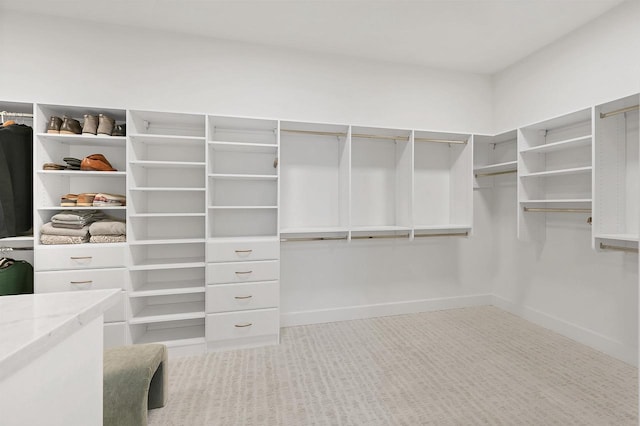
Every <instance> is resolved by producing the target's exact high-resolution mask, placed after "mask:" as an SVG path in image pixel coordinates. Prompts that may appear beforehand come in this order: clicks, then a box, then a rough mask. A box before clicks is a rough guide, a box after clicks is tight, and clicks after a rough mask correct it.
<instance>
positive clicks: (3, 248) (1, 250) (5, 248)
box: [0, 247, 33, 253]
mask: <svg viewBox="0 0 640 426" xmlns="http://www.w3.org/2000/svg"><path fill="white" fill-rule="evenodd" d="M23 250H33V247H0V253H2V252H4V251H23Z"/></svg>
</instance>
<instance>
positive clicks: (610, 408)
mask: <svg viewBox="0 0 640 426" xmlns="http://www.w3.org/2000/svg"><path fill="white" fill-rule="evenodd" d="M637 375H638V370H637V369H636V368H634V367H631V366H629V365H627V364H625V363H623V362H620V361H617V360H615V359H613V358H611V357H608V356H606V355H604V354H602V353H600V352H597V351H595V350H592V349H590V348H588V347H586V346H583V345H581V344H578V343H576V342H574V341H572V340H569V339H567V338H564V337H562V336H560V335H558V334H555V333H553V332H551V331H548V330H546V329H543V328H541V327H538V326H535V325H533V324H531V323H529V322H527V321H524V320H522V319H520V318H518V317H516V316H514V315H511V314H509V313H506V312H504V311H501V310H500V309H498V308H494V307H477V308H465V309H452V310H447V311H439V312H430V313H423V314H414V315H400V316H393V317H385V318H374V319H366V320H357V321H345V322H337V323H331V324H320V325H312V326H301V327H291V328H284V329H283V330H282V338H281V344H280V345H279V346H271V347H267V348H260V349H251V350H242V351H229V352H221V353H211V354H207V355H202V356H197V357H186V358H176V359H173V360H170V364H169V378H170V380H169V383H170V387H169V403H168V405H167V406H166V407H165V408H161V409H157V410H152V411H150V412H149V425H190V426H191V425H290V426H306V425H411V426H413V425H438V426H440V425H509V426H512V425H535V426H546V425H563V426H567V425H596V426H604V425H616V426H622V425H633V426H636V425H638V416H637V410H638V404H637V401H638V389H637V381H638V377H637Z"/></svg>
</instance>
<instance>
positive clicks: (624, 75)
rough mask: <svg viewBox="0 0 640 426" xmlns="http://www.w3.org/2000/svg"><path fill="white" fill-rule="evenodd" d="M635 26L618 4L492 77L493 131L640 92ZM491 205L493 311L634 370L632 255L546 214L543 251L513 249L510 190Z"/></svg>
mask: <svg viewBox="0 0 640 426" xmlns="http://www.w3.org/2000/svg"><path fill="white" fill-rule="evenodd" d="M638 23H640V2H637V1H630V2H626V3H623V4H622V5H621V6H619V7H617V8H616V9H613V10H612V11H611V12H609V13H608V14H606V15H604V16H602V17H601V18H599V19H597V20H596V21H594V22H592V23H590V24H588V25H586V26H584V27H582V28H581V29H579V30H577V31H576V32H574V33H572V34H569V35H568V36H567V37H565V38H564V39H562V40H561V41H559V42H557V43H554V44H553V45H550V46H548V47H547V48H545V49H542V50H540V51H538V52H537V53H535V54H534V55H531V56H530V57H528V58H526V59H524V60H523V61H521V62H519V63H517V64H515V65H513V66H511V67H509V68H508V69H506V70H504V71H502V72H500V73H498V74H496V75H495V76H493V84H494V120H495V125H494V126H495V129H496V130H497V131H503V130H506V129H512V128H515V127H518V126H523V125H527V124H530V123H534V122H537V121H542V120H543V119H546V118H550V117H553V116H557V115H562V114H565V113H567V112H571V111H574V110H577V109H581V108H583V107H589V106H593V105H595V104H598V103H602V102H605V101H608V100H613V99H616V98H620V97H624V96H626V95H629V94H633V93H638V92H640V25H638ZM514 183H515V181H514ZM493 198H494V204H493V205H492V208H493V215H494V217H493V226H494V232H495V238H496V241H495V242H496V244H495V246H494V247H495V255H496V257H497V258H499V259H500V261H499V263H498V264H497V271H496V276H495V281H494V290H493V293H494V295H495V301H496V304H498V305H499V306H502V307H504V308H506V309H509V310H511V311H512V312H514V313H517V314H518V315H522V316H524V317H525V318H528V319H530V320H533V321H535V322H537V323H539V324H542V325H544V326H547V327H549V328H552V329H554V330H557V331H559V332H561V333H563V334H565V335H567V336H569V337H572V338H574V339H577V340H579V341H581V342H584V343H587V344H589V345H591V346H593V347H596V348H598V349H600V350H602V351H604V352H607V353H609V354H613V355H615V356H617V357H619V358H621V359H624V360H626V361H628V362H630V363H633V364H637V362H638V361H637V347H638V256H637V255H633V254H623V253H617V252H616V253H613V252H603V253H596V252H594V251H593V250H592V249H591V248H590V247H591V240H590V238H591V228H590V226H589V225H587V224H586V223H582V222H581V221H582V219H580V222H577V221H576V219H575V217H571V215H569V216H565V217H560V218H554V217H552V215H548V227H547V237H546V241H545V242H544V243H542V244H534V243H524V242H520V241H517V240H516V187H515V184H514V185H513V186H506V187H500V188H499V189H496V190H494V193H493Z"/></svg>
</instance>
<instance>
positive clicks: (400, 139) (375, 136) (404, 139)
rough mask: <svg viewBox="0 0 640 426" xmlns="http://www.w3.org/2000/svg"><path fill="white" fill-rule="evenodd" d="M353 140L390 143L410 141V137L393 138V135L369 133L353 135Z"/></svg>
mask: <svg viewBox="0 0 640 426" xmlns="http://www.w3.org/2000/svg"><path fill="white" fill-rule="evenodd" d="M351 137H352V138H362V139H384V140H390V141H408V140H409V136H393V135H370V134H368V133H352V134H351Z"/></svg>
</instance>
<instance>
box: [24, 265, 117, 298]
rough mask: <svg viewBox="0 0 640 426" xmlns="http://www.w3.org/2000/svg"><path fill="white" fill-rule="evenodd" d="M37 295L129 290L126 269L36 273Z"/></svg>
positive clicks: (35, 288) (35, 287)
mask: <svg viewBox="0 0 640 426" xmlns="http://www.w3.org/2000/svg"><path fill="white" fill-rule="evenodd" d="M34 276H35V286H34V290H35V292H36V293H53V292H58V291H74V290H103V289H107V288H121V289H123V290H126V289H127V287H128V286H127V281H126V280H127V279H128V275H127V270H126V269H86V270H80V271H47V272H36V273H35V274H34Z"/></svg>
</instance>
